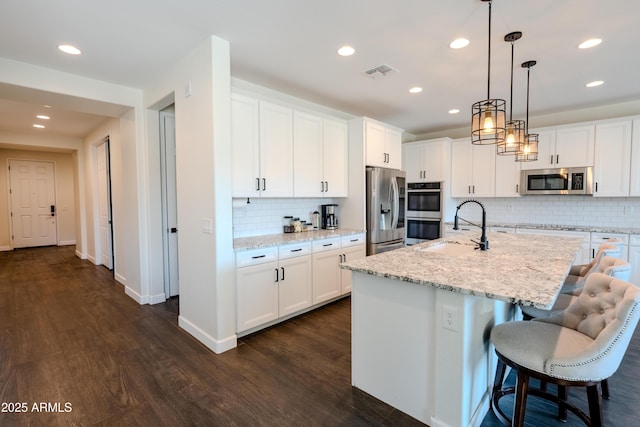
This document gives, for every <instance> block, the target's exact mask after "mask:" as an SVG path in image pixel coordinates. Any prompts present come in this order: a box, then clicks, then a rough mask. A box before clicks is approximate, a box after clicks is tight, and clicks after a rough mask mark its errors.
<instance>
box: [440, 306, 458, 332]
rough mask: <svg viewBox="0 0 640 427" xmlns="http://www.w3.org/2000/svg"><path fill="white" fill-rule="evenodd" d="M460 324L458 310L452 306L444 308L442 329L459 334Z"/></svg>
mask: <svg viewBox="0 0 640 427" xmlns="http://www.w3.org/2000/svg"><path fill="white" fill-rule="evenodd" d="M458 322H459V318H458V309H457V308H455V307H452V306H450V305H444V306H442V327H443V328H445V329H449V330H451V331H456V332H457V331H458V327H459V325H458Z"/></svg>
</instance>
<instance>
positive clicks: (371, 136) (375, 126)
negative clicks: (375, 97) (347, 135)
mask: <svg viewBox="0 0 640 427" xmlns="http://www.w3.org/2000/svg"><path fill="white" fill-rule="evenodd" d="M358 120H362V123H363V132H364V141H365V164H366V166H377V167H382V168H391V169H400V168H401V166H402V129H398V128H395V127H393V126H390V125H387V124H384V123H382V122H378V121H376V120H373V119H370V118H367V117H365V118H362V119H358Z"/></svg>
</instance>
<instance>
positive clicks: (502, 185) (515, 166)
mask: <svg viewBox="0 0 640 427" xmlns="http://www.w3.org/2000/svg"><path fill="white" fill-rule="evenodd" d="M520 165H521V162H516V159H515V156H508V155H505V156H496V197H520Z"/></svg>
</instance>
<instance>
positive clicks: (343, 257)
mask: <svg viewBox="0 0 640 427" xmlns="http://www.w3.org/2000/svg"><path fill="white" fill-rule="evenodd" d="M342 259H343V261H342V262H347V254H342Z"/></svg>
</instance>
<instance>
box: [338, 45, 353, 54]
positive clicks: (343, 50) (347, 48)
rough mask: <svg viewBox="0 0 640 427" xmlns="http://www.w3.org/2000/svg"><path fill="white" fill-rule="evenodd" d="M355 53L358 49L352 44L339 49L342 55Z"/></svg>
mask: <svg viewBox="0 0 640 427" xmlns="http://www.w3.org/2000/svg"><path fill="white" fill-rule="evenodd" d="M354 53H356V50H355V49H354V48H352V47H351V46H342V47H341V48H340V49H338V55H340V56H351V55H353V54H354Z"/></svg>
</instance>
